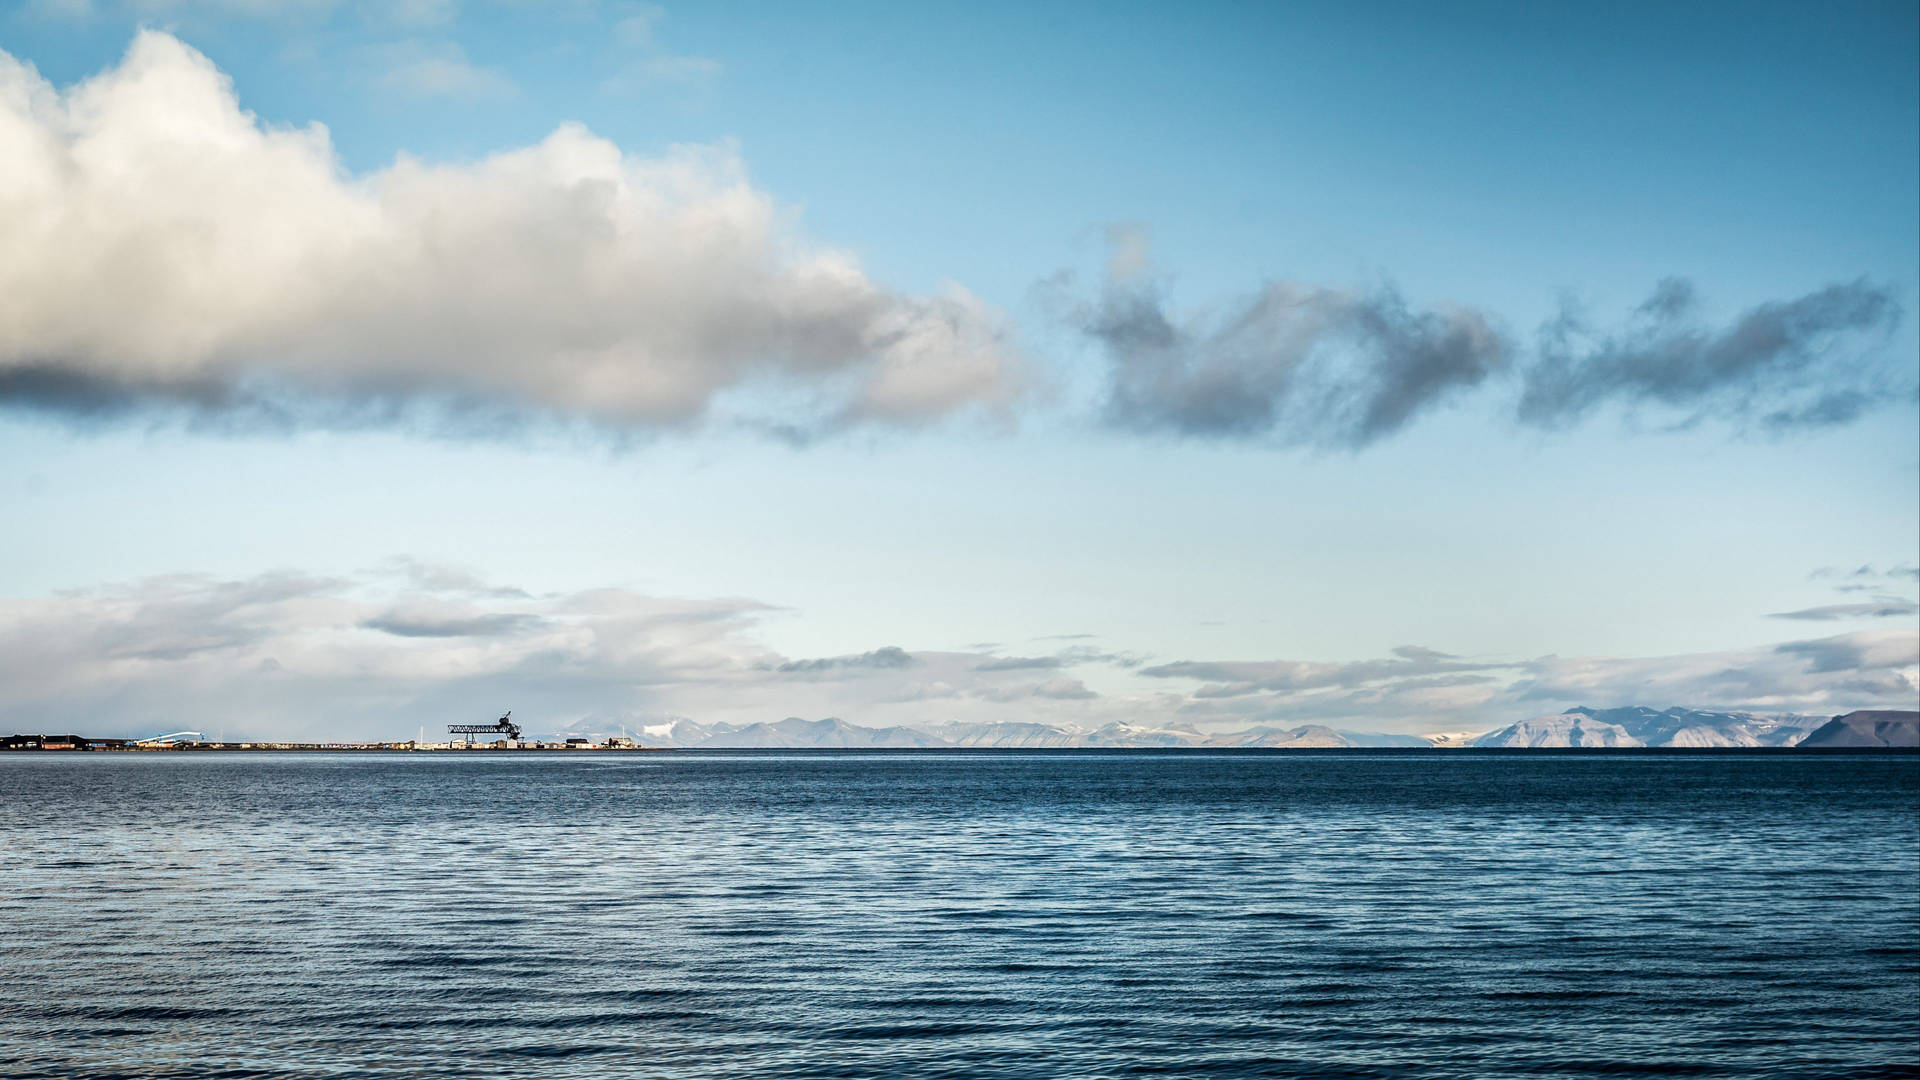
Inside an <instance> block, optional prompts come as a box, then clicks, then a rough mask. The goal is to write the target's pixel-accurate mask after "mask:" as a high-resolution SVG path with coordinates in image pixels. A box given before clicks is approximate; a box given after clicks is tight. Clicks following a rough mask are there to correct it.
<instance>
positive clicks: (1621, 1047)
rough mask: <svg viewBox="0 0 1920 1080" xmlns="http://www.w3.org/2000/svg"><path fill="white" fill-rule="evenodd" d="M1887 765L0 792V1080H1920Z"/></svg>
mask: <svg viewBox="0 0 1920 1080" xmlns="http://www.w3.org/2000/svg"><path fill="white" fill-rule="evenodd" d="M1917 781H1920V759H1916V758H1915V757H1913V756H1910V755H1908V756H1873V755H1859V756H1829V755H1812V754H1802V755H1793V754H1723V755H1656V754H1644V753H1641V754H1634V753H1624V754H1605V755H1599V754H1474V753H1465V752H1461V753H1451V752H1430V753H1405V754H1402V753H1391V752H1378V753H1310V754H1286V755H1221V754H1214V755H1206V756H1199V755H1180V754H1175V755H1126V754H1105V755H1102V754H1079V755H1074V754H1042V755H1021V756H1014V755H997V754H971V755H969V754H926V755H899V756H872V755H867V756H862V755H853V754H848V755H832V754H823V755H790V756H773V755H764V754H763V755H732V756H717V755H708V756H700V755H692V754H684V753H683V754H572V755H565V754H526V753H521V754H515V753H508V752H501V753H490V754H488V753H468V754H444V753H443V754H418V755H371V754H368V755H353V754H307V755H292V754H289V755H267V754H244V753H236V754H215V753H171V754H102V753H95V754H37V755H35V754H13V755H6V756H4V758H0V830H4V832H3V834H0V835H3V836H4V851H3V853H0V901H3V902H4V915H5V925H4V938H3V939H0V1075H5V1076H10V1077H24V1076H59V1077H77V1076H84V1077H115V1076H124V1077H252V1076H273V1077H282V1076H287V1077H315V1078H320V1077H325V1078H345V1077H361V1076H394V1077H402V1076H404V1077H454V1076H459V1077H469V1076H541V1077H544V1076H558V1077H603V1076H604V1077H615V1076H618V1077H629V1076H631V1077H784V1076H792V1077H800V1076H816V1077H1053V1076H1059V1077H1126V1076H1223V1077H1236V1076H1272V1077H1397V1076H1407V1077H1425V1076H1436V1077H1442V1076H1444V1077H1500V1076H1526V1077H1548V1076H1553V1077H1587V1076H1646V1075H1654V1076H1778V1077H1868V1076H1916V1075H1920V843H1917V842H1916V841H1920V783H1917Z"/></svg>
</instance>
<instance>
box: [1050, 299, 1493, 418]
mask: <svg viewBox="0 0 1920 1080" xmlns="http://www.w3.org/2000/svg"><path fill="white" fill-rule="evenodd" d="M1068 310H1069V312H1070V317H1071V318H1072V320H1073V321H1074V323H1075V324H1076V325H1077V326H1078V328H1079V329H1080V330H1081V331H1082V332H1084V333H1085V334H1087V335H1088V336H1089V337H1091V338H1093V339H1094V340H1095V341H1096V342H1098V343H1099V344H1100V345H1101V347H1102V349H1103V351H1104V352H1105V354H1106V357H1107V359H1108V361H1109V363H1110V365H1111V371H1112V384H1111V388H1110V392H1109V395H1108V398H1107V402H1106V405H1105V417H1106V420H1107V422H1108V423H1109V424H1111V425H1112V426H1114V427H1117V428H1121V429H1124V430H1129V431H1136V432H1150V433H1152V432H1157V433H1169V434H1175V435H1182V436H1195V437H1201V438H1263V439H1271V440H1274V441H1277V442H1280V443H1283V444H1288V445H1308V446H1318V447H1326V448H1337V449H1357V448H1360V447H1363V446H1366V445H1368V444H1370V443H1372V442H1374V441H1376V440H1378V439H1380V438H1382V437H1384V436H1387V435H1391V434H1393V433H1394V432H1396V431H1399V430H1400V429H1401V428H1403V427H1405V426H1406V425H1407V424H1408V423H1409V422H1410V421H1411V420H1413V419H1414V418H1415V417H1416V416H1418V415H1419V414H1420V413H1422V412H1425V411H1427V410H1428V409H1431V408H1433V407H1434V406H1436V405H1438V404H1440V403H1441V402H1442V401H1444V400H1446V399H1447V398H1448V397H1450V396H1452V395H1454V394H1457V393H1459V392H1462V391H1465V390H1467V389H1470V388H1472V387H1475V386H1478V385H1479V384H1480V383H1481V382H1483V381H1484V380H1485V379H1486V378H1487V377H1488V376H1489V375H1491V374H1493V373H1495V372H1497V371H1499V370H1501V369H1502V368H1503V367H1504V366H1505V365H1506V363H1507V360H1508V356H1509V354H1510V352H1511V349H1510V346H1509V344H1508V341H1507V339H1506V337H1505V336H1504V335H1503V334H1502V333H1500V331H1498V330H1497V329H1496V328H1495V327H1494V326H1493V324H1492V322H1491V321H1490V320H1489V319H1488V318H1487V317H1486V316H1485V315H1483V314H1481V313H1480V312H1477V311H1473V310H1470V309H1450V310H1415V309H1413V308H1411V307H1409V306H1408V304H1407V302H1406V301H1405V300H1404V299H1403V298H1402V297H1401V296H1400V294H1399V293H1398V292H1397V291H1395V290H1394V289H1393V288H1392V287H1391V286H1382V287H1380V288H1378V289H1375V290H1373V291H1371V292H1366V293H1360V292H1350V291H1343V290H1338V289H1328V288H1320V287H1313V286H1296V285H1291V284H1285V283H1271V284H1268V285H1266V286H1265V287H1263V288H1262V289H1261V290H1260V291H1259V292H1257V293H1255V294H1254V295H1252V296H1250V297H1245V298H1241V299H1239V300H1235V301H1233V302H1231V303H1229V304H1227V305H1226V306H1225V308H1224V309H1223V310H1222V311H1220V312H1218V313H1217V314H1212V315H1207V314H1198V315H1191V316H1177V315H1175V314H1174V313H1172V312H1170V311H1169V309H1168V306H1167V303H1166V300H1165V297H1164V296H1163V294H1162V292H1161V289H1160V286H1159V285H1158V284H1157V283H1156V282H1155V281H1153V280H1152V279H1151V278H1148V277H1147V276H1145V274H1144V273H1140V274H1114V275H1110V276H1109V278H1108V280H1107V282H1106V285H1105V288H1104V290H1103V291H1102V293H1101V295H1100V297H1099V298H1098V300H1096V301H1094V302H1093V303H1090V304H1078V305H1069V308H1068Z"/></svg>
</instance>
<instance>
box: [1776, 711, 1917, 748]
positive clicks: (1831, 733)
mask: <svg viewBox="0 0 1920 1080" xmlns="http://www.w3.org/2000/svg"><path fill="white" fill-rule="evenodd" d="M1800 745H1801V746H1805V747H1810V748H1818V749H1827V748H1829V747H1831V748H1835V749H1840V748H1846V749H1854V748H1859V747H1867V748H1874V747H1882V746H1886V747H1893V746H1898V747H1908V746H1920V713H1910V712H1884V711H1882V712H1875V711H1865V710H1863V711H1861V712H1850V713H1848V714H1847V715H1845V716H1836V717H1834V718H1833V719H1831V720H1829V721H1827V722H1826V723H1825V724H1822V725H1820V726H1819V727H1818V728H1815V729H1814V731H1813V734H1811V735H1808V736H1807V737H1806V738H1805V739H1802V740H1801V741H1800Z"/></svg>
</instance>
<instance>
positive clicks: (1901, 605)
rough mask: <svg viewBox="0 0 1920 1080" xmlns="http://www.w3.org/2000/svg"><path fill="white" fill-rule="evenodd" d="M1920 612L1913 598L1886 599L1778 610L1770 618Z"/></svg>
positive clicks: (1823, 618) (1814, 618)
mask: <svg viewBox="0 0 1920 1080" xmlns="http://www.w3.org/2000/svg"><path fill="white" fill-rule="evenodd" d="M1914 614H1920V604H1916V603H1914V602H1913V601H1911V600H1884V601H1878V602H1875V603H1868V604H1825V605H1822V606H1820V607H1810V608H1802V609H1800V610H1799V611H1776V612H1774V613H1773V615H1771V616H1770V618H1775V619H1806V620H1812V621H1831V620H1834V619H1881V618H1888V619H1890V618H1898V617H1900V616H1903V615H1914Z"/></svg>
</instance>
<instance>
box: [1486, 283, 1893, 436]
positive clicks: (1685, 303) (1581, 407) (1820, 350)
mask: <svg viewBox="0 0 1920 1080" xmlns="http://www.w3.org/2000/svg"><path fill="white" fill-rule="evenodd" d="M1697 307H1698V303H1697V299H1696V296H1695V290H1694V286H1693V284H1692V283H1691V282H1688V281H1686V280H1684V279H1681V278H1669V279H1667V280H1665V281H1662V282H1661V283H1660V284H1659V286H1658V287H1657V288H1656V289H1655V290H1654V292H1653V295H1652V296H1651V297H1649V298H1648V299H1647V301H1646V302H1645V303H1643V304H1641V305H1640V307H1639V308H1637V309H1636V310H1635V312H1634V317H1633V319H1632V320H1631V321H1630V322H1629V323H1628V324H1627V325H1626V326H1625V327H1624V328H1621V329H1617V330H1613V331H1607V332H1600V331H1596V330H1594V329H1593V328H1592V327H1591V326H1590V325H1588V324H1587V322H1586V321H1585V320H1584V319H1583V318H1582V317H1581V316H1580V315H1579V314H1578V313H1576V312H1574V311H1572V310H1570V309H1567V310H1563V311H1562V312H1561V314H1560V315H1559V317H1558V318H1556V319H1554V320H1552V321H1551V322H1549V323H1548V324H1547V325H1546V326H1545V327H1543V328H1542V329H1541V333H1540V348H1539V358H1538V360H1537V361H1536V362H1535V363H1533V364H1532V365H1531V366H1529V367H1528V368H1527V369H1526V372H1525V376H1524V379H1523V383H1522V389H1521V395H1520V401H1519V405H1518V415H1519V418H1520V420H1521V421H1522V422H1523V423H1527V424H1532V425H1535V426H1538V427H1554V426H1558V425H1562V424H1567V423H1572V422H1575V421H1578V420H1579V419H1581V418H1582V417H1584V416H1586V415H1587V414H1588V413H1590V412H1592V411H1594V410H1596V409H1598V408H1601V407H1603V406H1606V405H1611V404H1619V405H1623V406H1625V407H1627V408H1629V409H1632V408H1636V407H1639V406H1643V405H1657V406H1663V407H1667V408H1670V409H1674V410H1678V411H1680V412H1682V413H1684V414H1687V417H1686V418H1687V419H1688V420H1695V419H1700V418H1704V417H1718V418H1721V419H1728V420H1733V421H1737V422H1758V423H1760V424H1761V425H1763V426H1766V427H1770V428H1775V429H1783V428H1795V427H1820V426H1832V425H1834V424H1842V423H1847V422H1849V421H1852V420H1854V419H1856V418H1857V417H1858V416H1859V415H1860V414H1861V413H1862V412H1863V411H1865V410H1866V409H1867V408H1869V407H1871V406H1872V405H1874V404H1877V403H1879V402H1881V401H1884V400H1888V399H1889V398H1890V397H1892V396H1895V395H1896V394H1897V393H1898V391H1897V390H1896V389H1894V388H1892V387H1889V386H1885V385H1881V384H1880V383H1879V382H1877V381H1876V380H1874V379H1872V378H1870V377H1866V376H1864V375H1863V374H1862V365H1861V363H1860V360H1861V354H1862V351H1863V346H1867V345H1871V344H1874V343H1877V342H1879V341H1882V340H1884V338H1885V336H1886V335H1887V334H1888V333H1889V332H1890V331H1891V330H1892V329H1893V327H1894V326H1895V325H1896V324H1897V323H1898V321H1899V318H1900V307H1899V305H1898V304H1897V303H1895V302H1894V300H1893V296H1892V294H1891V293H1890V292H1889V291H1888V290H1887V289H1886V288H1885V287H1883V286H1878V285H1874V284H1871V283H1869V282H1867V281H1864V280H1862V281H1854V282H1849V283H1845V284H1838V285H1830V286H1828V287H1826V288H1824V289H1821V290H1818V291H1816V292H1812V293H1808V294H1807V295H1805V296H1802V297H1799V298H1797V299H1793V300H1783V301H1770V302H1768V303H1764V304H1760V305H1758V306H1757V307H1754V308H1753V309H1751V310H1749V311H1747V312H1745V313H1744V314H1742V315H1740V316H1739V317H1738V318H1736V319H1734V320H1733V321H1732V322H1731V323H1730V324H1728V325H1726V326H1724V327H1718V328H1714V327H1709V326H1707V325H1705V324H1704V323H1703V322H1701V320H1699V319H1698V318H1697V317H1696V314H1695V313H1696V309H1697Z"/></svg>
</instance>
